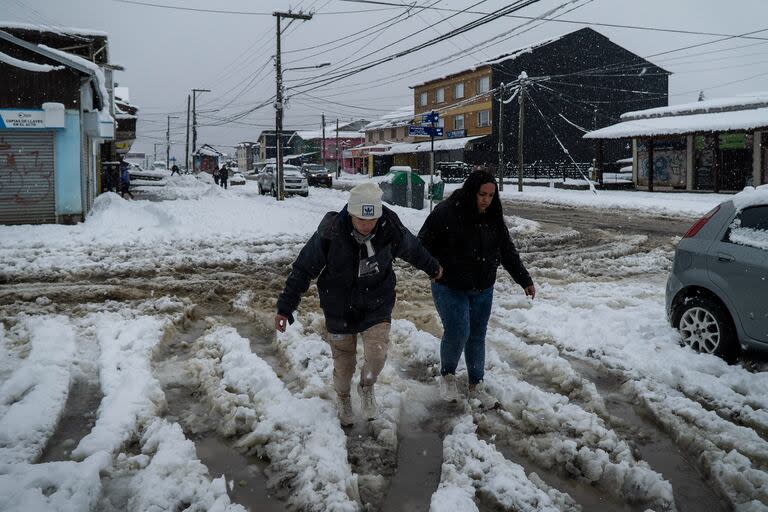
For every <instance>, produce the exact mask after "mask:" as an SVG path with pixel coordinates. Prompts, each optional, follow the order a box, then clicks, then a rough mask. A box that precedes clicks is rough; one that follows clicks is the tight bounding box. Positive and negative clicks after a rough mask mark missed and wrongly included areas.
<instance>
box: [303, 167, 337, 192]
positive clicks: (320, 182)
mask: <svg viewBox="0 0 768 512" xmlns="http://www.w3.org/2000/svg"><path fill="white" fill-rule="evenodd" d="M301 172H302V173H304V176H306V177H307V183H309V184H310V185H313V186H319V187H328V188H332V187H333V173H332V172H331V171H329V170H328V169H326V168H325V167H323V166H322V165H319V164H303V165H302V166H301Z"/></svg>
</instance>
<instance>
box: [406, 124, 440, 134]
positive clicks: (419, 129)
mask: <svg viewBox="0 0 768 512" xmlns="http://www.w3.org/2000/svg"><path fill="white" fill-rule="evenodd" d="M408 136H409V137H429V136H434V137H442V136H443V128H442V127H440V126H436V127H434V128H432V127H431V126H408Z"/></svg>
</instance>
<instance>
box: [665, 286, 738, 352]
mask: <svg viewBox="0 0 768 512" xmlns="http://www.w3.org/2000/svg"><path fill="white" fill-rule="evenodd" d="M672 325H674V326H675V327H676V328H677V330H678V331H679V332H680V337H681V341H682V342H683V344H685V345H688V346H689V347H691V348H692V349H694V350H696V351H698V352H702V353H705V354H714V355H716V356H720V357H722V358H723V359H725V360H726V361H728V362H733V361H734V360H735V359H736V356H737V355H738V349H739V345H738V343H737V341H736V330H735V329H734V326H733V321H732V319H731V315H730V314H729V313H728V311H727V310H726V309H725V307H723V306H722V305H721V304H720V303H718V302H716V301H714V300H712V299H710V298H709V297H702V296H696V297H691V298H689V299H686V300H685V301H684V302H683V303H682V304H681V305H680V306H678V307H677V308H676V310H675V314H674V317H673V318H672Z"/></svg>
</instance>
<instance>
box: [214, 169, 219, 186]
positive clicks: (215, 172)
mask: <svg viewBox="0 0 768 512" xmlns="http://www.w3.org/2000/svg"><path fill="white" fill-rule="evenodd" d="M213 182H214V183H215V184H217V185H218V184H219V168H218V167H217V166H214V167H213Z"/></svg>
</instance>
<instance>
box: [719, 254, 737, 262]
mask: <svg viewBox="0 0 768 512" xmlns="http://www.w3.org/2000/svg"><path fill="white" fill-rule="evenodd" d="M734 259H735V258H734V257H733V256H731V255H730V254H725V253H724V252H719V253H717V261H723V262H725V263H731V262H732V261H733V260H734Z"/></svg>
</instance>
